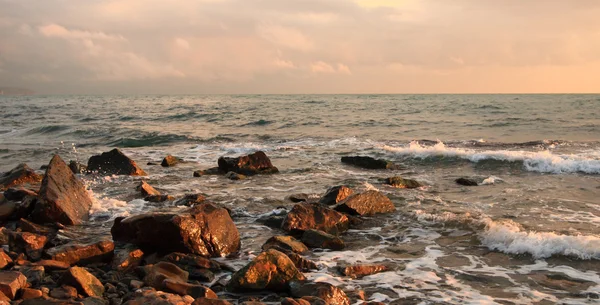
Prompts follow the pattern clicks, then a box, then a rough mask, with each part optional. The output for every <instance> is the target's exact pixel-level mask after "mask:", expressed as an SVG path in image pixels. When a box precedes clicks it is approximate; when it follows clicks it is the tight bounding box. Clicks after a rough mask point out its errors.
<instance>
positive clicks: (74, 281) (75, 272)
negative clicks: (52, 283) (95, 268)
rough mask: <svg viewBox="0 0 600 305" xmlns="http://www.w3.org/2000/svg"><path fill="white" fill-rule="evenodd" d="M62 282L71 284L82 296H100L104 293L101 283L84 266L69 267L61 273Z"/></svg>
mask: <svg viewBox="0 0 600 305" xmlns="http://www.w3.org/2000/svg"><path fill="white" fill-rule="evenodd" d="M62 283H63V284H66V285H70V286H73V287H75V288H76V289H77V292H79V293H80V294H82V295H84V296H88V297H93V296H99V297H101V296H102V295H103V294H104V286H103V285H102V283H101V282H100V281H99V280H98V279H97V278H96V277H95V276H94V275H92V274H91V273H89V272H88V271H87V270H86V269H85V268H82V267H71V268H70V269H69V270H67V271H66V272H65V274H63V277H62Z"/></svg>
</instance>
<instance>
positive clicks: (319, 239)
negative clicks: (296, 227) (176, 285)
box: [302, 230, 346, 250]
mask: <svg viewBox="0 0 600 305" xmlns="http://www.w3.org/2000/svg"><path fill="white" fill-rule="evenodd" d="M302 242H304V244H306V245H307V246H309V247H311V248H321V249H331V250H342V249H344V247H345V246H346V245H345V244H344V241H343V240H342V239H341V238H339V237H337V236H335V235H332V234H329V233H326V232H323V231H320V230H306V231H304V234H302Z"/></svg>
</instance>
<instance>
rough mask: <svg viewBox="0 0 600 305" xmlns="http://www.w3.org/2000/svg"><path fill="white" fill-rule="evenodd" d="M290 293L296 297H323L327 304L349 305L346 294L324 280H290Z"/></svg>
mask: <svg viewBox="0 0 600 305" xmlns="http://www.w3.org/2000/svg"><path fill="white" fill-rule="evenodd" d="M290 294H291V295H292V296H293V297H296V298H301V297H305V296H314V297H318V298H321V299H323V300H324V301H325V302H326V303H327V304H331V305H350V299H349V298H348V296H346V293H344V291H342V290H341V289H340V288H338V287H335V286H333V285H331V284H329V283H325V282H318V283H310V282H300V281H294V282H291V283H290Z"/></svg>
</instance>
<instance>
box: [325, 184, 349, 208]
mask: <svg viewBox="0 0 600 305" xmlns="http://www.w3.org/2000/svg"><path fill="white" fill-rule="evenodd" d="M353 193H354V191H352V189H351V188H349V187H347V186H345V185H337V186H332V187H330V188H329V189H328V190H327V192H325V195H323V197H321V199H319V203H321V204H325V205H335V204H338V203H339V202H340V201H343V200H344V199H346V198H348V196H350V195H352V194H353Z"/></svg>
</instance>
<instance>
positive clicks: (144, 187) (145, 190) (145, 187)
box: [136, 181, 160, 197]
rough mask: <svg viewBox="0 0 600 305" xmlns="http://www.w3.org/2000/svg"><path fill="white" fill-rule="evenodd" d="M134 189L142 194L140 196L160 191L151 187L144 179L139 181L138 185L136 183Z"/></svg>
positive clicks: (151, 194)
mask: <svg viewBox="0 0 600 305" xmlns="http://www.w3.org/2000/svg"><path fill="white" fill-rule="evenodd" d="M136 189H137V190H138V191H139V192H140V193H141V194H142V197H148V196H157V195H160V192H159V191H157V190H156V189H155V188H153V187H152V186H151V185H150V184H148V183H147V182H146V181H142V182H140V185H138V186H137V188H136Z"/></svg>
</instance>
